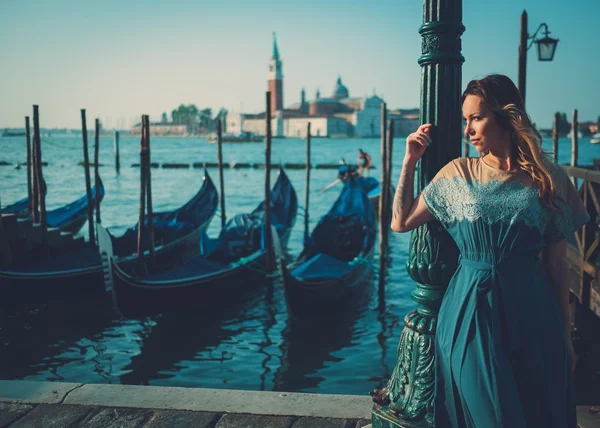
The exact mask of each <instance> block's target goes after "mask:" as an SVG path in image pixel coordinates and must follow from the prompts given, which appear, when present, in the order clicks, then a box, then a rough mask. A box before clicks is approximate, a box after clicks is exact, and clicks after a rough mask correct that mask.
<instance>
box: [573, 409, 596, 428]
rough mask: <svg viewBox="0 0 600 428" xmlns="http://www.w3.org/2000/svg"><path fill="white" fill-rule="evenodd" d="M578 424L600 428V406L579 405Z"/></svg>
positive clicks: (584, 427) (589, 427) (582, 426)
mask: <svg viewBox="0 0 600 428" xmlns="http://www.w3.org/2000/svg"><path fill="white" fill-rule="evenodd" d="M577 424H578V425H579V426H580V427H581V428H599V427H600V406H578V407H577Z"/></svg>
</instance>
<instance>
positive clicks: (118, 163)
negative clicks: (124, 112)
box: [115, 131, 121, 174]
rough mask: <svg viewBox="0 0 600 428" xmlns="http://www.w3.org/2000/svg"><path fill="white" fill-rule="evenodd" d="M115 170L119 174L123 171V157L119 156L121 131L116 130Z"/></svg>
mask: <svg viewBox="0 0 600 428" xmlns="http://www.w3.org/2000/svg"><path fill="white" fill-rule="evenodd" d="M115 170H116V171H117V174H118V173H119V172H120V171H121V159H120V157H119V131H115Z"/></svg>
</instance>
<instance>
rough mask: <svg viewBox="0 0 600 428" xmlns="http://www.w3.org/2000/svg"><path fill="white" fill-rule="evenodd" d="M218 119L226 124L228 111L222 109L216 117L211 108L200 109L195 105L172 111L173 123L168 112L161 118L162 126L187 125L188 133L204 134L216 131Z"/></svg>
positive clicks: (182, 106)
mask: <svg viewBox="0 0 600 428" xmlns="http://www.w3.org/2000/svg"><path fill="white" fill-rule="evenodd" d="M217 119H221V121H222V122H223V123H225V121H226V119H227V110H226V109H224V108H221V109H220V110H219V111H218V112H217V114H216V115H214V116H213V111H212V109H211V108H203V109H198V107H197V106H196V105H195V104H190V105H184V104H181V105H180V106H179V107H177V108H175V109H173V110H172V111H171V122H169V119H168V116H167V113H166V112H163V114H162V116H161V121H160V122H161V124H169V123H170V124H173V125H186V128H187V133H189V134H202V133H209V132H214V131H215V123H216V120H217Z"/></svg>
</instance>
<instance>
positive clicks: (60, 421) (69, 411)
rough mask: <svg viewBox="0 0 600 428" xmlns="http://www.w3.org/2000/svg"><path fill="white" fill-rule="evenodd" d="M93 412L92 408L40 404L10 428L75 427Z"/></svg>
mask: <svg viewBox="0 0 600 428" xmlns="http://www.w3.org/2000/svg"><path fill="white" fill-rule="evenodd" d="M93 410H94V407H90V406H68V405H53V404H40V405H39V406H37V407H36V408H35V409H33V410H32V411H31V412H29V413H27V414H26V415H25V416H23V417H22V418H21V419H19V420H18V421H17V422H15V423H14V424H12V425H11V426H10V428H32V427H40V428H41V427H43V428H65V427H69V426H72V425H75V424H76V423H77V422H79V421H80V420H81V419H83V418H85V416H86V415H87V414H89V413H91V412H92V411H93Z"/></svg>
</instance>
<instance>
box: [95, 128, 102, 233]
mask: <svg viewBox="0 0 600 428" xmlns="http://www.w3.org/2000/svg"><path fill="white" fill-rule="evenodd" d="M95 131H96V132H95V135H94V189H95V190H94V192H95V195H94V202H95V203H94V205H95V206H96V223H102V221H100V195H99V192H100V173H99V172H98V167H99V166H100V163H99V162H98V157H99V149H100V119H98V118H96V129H95Z"/></svg>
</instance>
